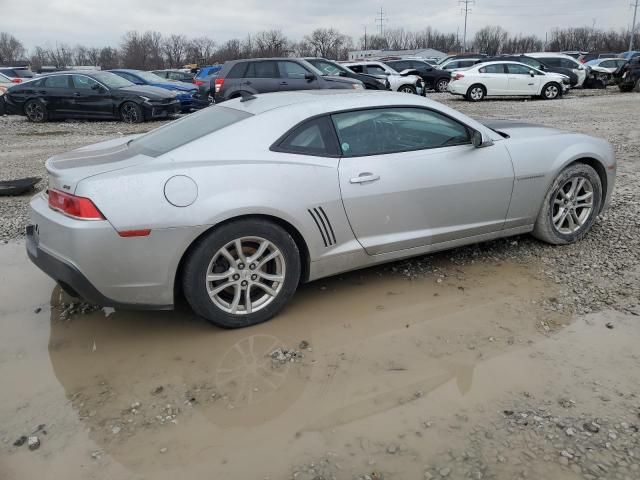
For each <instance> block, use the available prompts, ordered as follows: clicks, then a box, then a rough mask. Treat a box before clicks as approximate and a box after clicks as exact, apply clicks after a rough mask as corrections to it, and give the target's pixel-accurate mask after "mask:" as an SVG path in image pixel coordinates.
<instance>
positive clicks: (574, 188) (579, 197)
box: [551, 176, 593, 235]
mask: <svg viewBox="0 0 640 480" xmlns="http://www.w3.org/2000/svg"><path fill="white" fill-rule="evenodd" d="M592 210H593V185H592V184H591V182H590V181H589V179H588V178H586V177H581V176H577V177H573V178H571V179H569V180H568V181H567V182H566V183H565V184H564V185H563V186H562V187H560V188H559V189H558V191H557V193H556V195H555V197H554V199H553V208H552V209H551V220H552V222H553V226H554V228H555V229H556V231H558V232H559V233H561V234H564V235H571V234H574V233H576V232H577V231H578V230H580V229H581V228H582V226H583V225H584V224H585V223H586V222H587V220H588V219H589V216H590V215H591V211H592Z"/></svg>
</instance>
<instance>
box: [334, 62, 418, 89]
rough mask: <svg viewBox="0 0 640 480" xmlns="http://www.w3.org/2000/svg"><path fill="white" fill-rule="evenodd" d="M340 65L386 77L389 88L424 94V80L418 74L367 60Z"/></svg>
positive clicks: (355, 70)
mask: <svg viewBox="0 0 640 480" xmlns="http://www.w3.org/2000/svg"><path fill="white" fill-rule="evenodd" d="M342 65H344V66H345V67H347V68H348V69H349V70H352V71H354V72H356V73H366V74H368V75H374V76H376V77H378V78H386V79H387V80H389V85H390V87H391V90H393V91H395V92H402V93H414V94H417V95H424V93H425V88H424V81H423V80H422V78H420V77H419V76H418V75H412V74H409V73H400V72H398V71H396V70H395V69H393V68H392V67H390V66H389V65H387V64H385V63H383V62H377V61H372V60H367V61H363V62H344V63H342Z"/></svg>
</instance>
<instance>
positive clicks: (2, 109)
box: [0, 95, 7, 116]
mask: <svg viewBox="0 0 640 480" xmlns="http://www.w3.org/2000/svg"><path fill="white" fill-rule="evenodd" d="M5 113H7V107H6V105H5V103H4V95H0V116H2V115H4V114H5Z"/></svg>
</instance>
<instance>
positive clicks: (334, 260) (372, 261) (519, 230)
mask: <svg viewBox="0 0 640 480" xmlns="http://www.w3.org/2000/svg"><path fill="white" fill-rule="evenodd" d="M531 231H533V225H523V226H520V227H514V228H509V229H506V230H500V231H497V232H491V233H485V234H482V235H474V236H471V237H464V238H458V239H456V240H449V241H447V242H440V243H436V244H433V245H423V246H421V247H413V248H407V249H404V250H397V251H394V252H388V253H381V254H378V255H368V254H367V253H366V252H365V250H364V249H363V248H361V249H360V250H358V251H353V252H350V253H345V254H340V255H333V256H331V257H325V258H322V259H320V260H316V261H314V262H311V265H310V267H309V281H312V280H317V279H319V278H323V277H328V276H331V275H335V274H337V273H342V272H348V271H350V270H357V269H359V268H366V267H370V266H373V265H378V264H381V263H387V262H392V261H394V260H399V259H404V258H410V257H417V256H419V255H425V254H428V253H435V252H439V251H442V250H449V249H452V248H457V247H461V246H463V245H469V244H473V243H480V242H486V241H488V240H494V239H496V238H502V237H511V236H513V235H522V234H524V233H529V232H531Z"/></svg>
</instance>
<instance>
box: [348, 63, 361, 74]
mask: <svg viewBox="0 0 640 480" xmlns="http://www.w3.org/2000/svg"><path fill="white" fill-rule="evenodd" d="M349 69H350V70H351V71H353V72H356V73H362V72H364V68H363V66H362V65H351V66H350V67H349Z"/></svg>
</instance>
